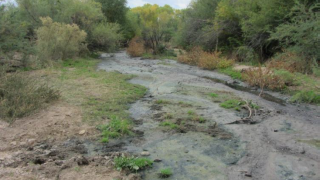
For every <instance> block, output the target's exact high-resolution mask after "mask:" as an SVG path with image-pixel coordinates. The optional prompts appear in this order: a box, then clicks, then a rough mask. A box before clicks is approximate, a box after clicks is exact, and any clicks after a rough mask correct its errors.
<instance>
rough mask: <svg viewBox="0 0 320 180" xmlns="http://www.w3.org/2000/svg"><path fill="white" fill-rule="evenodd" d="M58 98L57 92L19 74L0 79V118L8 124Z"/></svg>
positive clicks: (3, 75) (4, 75) (4, 76)
mask: <svg viewBox="0 0 320 180" xmlns="http://www.w3.org/2000/svg"><path fill="white" fill-rule="evenodd" d="M58 98H59V92H57V91H55V90H53V89H51V88H50V87H48V86H47V85H46V84H39V82H37V81H36V80H35V79H33V78H30V77H26V76H24V75H21V74H7V75H6V74H3V73H2V76H1V77H0V118H3V119H6V120H8V121H9V122H10V121H12V120H14V119H15V118H20V117H23V116H25V115H28V114H30V113H32V112H33V111H34V110H37V109H38V108H40V107H42V106H44V105H45V104H46V103H49V102H51V101H53V100H56V99H58Z"/></svg>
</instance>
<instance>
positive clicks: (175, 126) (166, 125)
mask: <svg viewBox="0 0 320 180" xmlns="http://www.w3.org/2000/svg"><path fill="white" fill-rule="evenodd" d="M160 126H164V127H170V128H171V129H176V128H178V125H176V124H174V123H172V122H169V121H164V122H162V123H160Z"/></svg>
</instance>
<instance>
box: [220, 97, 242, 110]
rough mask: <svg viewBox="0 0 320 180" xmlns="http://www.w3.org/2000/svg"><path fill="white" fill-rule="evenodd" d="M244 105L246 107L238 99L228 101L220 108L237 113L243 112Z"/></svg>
mask: <svg viewBox="0 0 320 180" xmlns="http://www.w3.org/2000/svg"><path fill="white" fill-rule="evenodd" d="M242 105H244V102H243V101H239V100H236V99H231V100H227V101H225V102H223V103H221V104H220V106H221V107H223V108H225V109H235V110H237V111H240V110H241V106H242Z"/></svg>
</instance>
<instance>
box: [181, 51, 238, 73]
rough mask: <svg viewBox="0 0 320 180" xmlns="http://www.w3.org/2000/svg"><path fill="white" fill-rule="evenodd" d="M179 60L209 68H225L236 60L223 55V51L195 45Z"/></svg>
mask: <svg viewBox="0 0 320 180" xmlns="http://www.w3.org/2000/svg"><path fill="white" fill-rule="evenodd" d="M178 61H179V62H182V63H186V64H190V65H197V66H199V67H201V68H203V69H208V70H213V69H223V68H227V67H230V66H232V65H233V64H234V60H230V59H226V58H223V57H221V52H213V53H210V52H205V51H203V50H202V49H201V48H200V47H195V48H193V49H192V50H191V51H190V52H188V53H186V54H185V55H181V56H179V57H178Z"/></svg>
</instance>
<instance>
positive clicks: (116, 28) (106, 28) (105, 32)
mask: <svg viewBox="0 0 320 180" xmlns="http://www.w3.org/2000/svg"><path fill="white" fill-rule="evenodd" d="M122 39H123V35H122V33H121V27H120V25H119V24H117V23H105V22H103V23H99V24H97V25H96V26H95V27H94V29H93V31H92V40H93V44H94V45H95V47H94V49H100V50H104V51H107V52H112V51H115V50H116V49H117V48H118V47H119V46H120V41H121V40H122Z"/></svg>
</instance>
